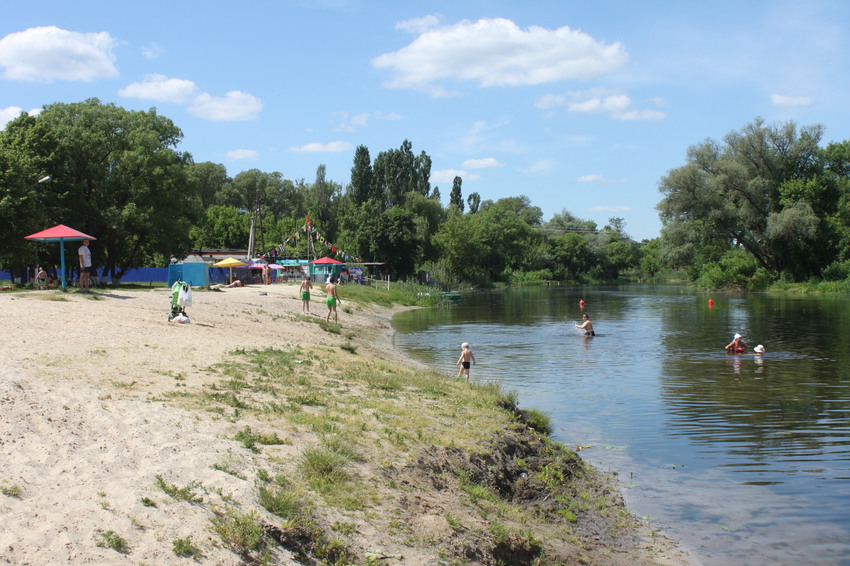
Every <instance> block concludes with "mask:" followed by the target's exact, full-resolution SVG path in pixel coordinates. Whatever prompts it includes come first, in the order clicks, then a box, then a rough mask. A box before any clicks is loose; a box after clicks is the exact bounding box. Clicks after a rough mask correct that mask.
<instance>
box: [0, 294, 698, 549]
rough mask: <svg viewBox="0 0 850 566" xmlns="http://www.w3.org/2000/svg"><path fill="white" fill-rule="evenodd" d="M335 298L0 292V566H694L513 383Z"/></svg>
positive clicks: (369, 309)
mask: <svg viewBox="0 0 850 566" xmlns="http://www.w3.org/2000/svg"><path fill="white" fill-rule="evenodd" d="M321 295H322V293H321V292H320V291H318V292H315V293H314V302H313V304H312V309H313V311H314V313H315V314H312V315H307V316H305V315H303V314H302V313H301V309H302V305H301V301H300V300H299V299H298V297H297V287H296V286H294V285H274V286H271V287H263V286H251V287H247V288H242V289H225V290H223V291H220V292H196V293H195V294H194V305H193V306H192V307H191V308H189V309H187V310H188V313H189V317H190V319H191V321H192V323H191V324H188V325H180V324H176V323H169V322H167V321H166V319H167V314H168V312H169V308H170V294H169V293H168V291H167V290H165V289H154V290H152V291H121V290H116V291H112V290H110V291H96V292H95V293H92V294H88V295H87V294H81V293H76V292H71V293H61V292H58V291H41V292H35V291H34V292H26V293H7V294H2V295H0V309H2V311H0V312H3V313H4V320H5V321H6V329H5V330H6V336H5V339H4V340H3V341H2V343H0V356H2V357H3V360H4V364H3V367H2V369H0V457H2V459H3V462H4V465H3V467H2V469H0V493H2V495H0V527H2V528H0V562H2V563H7V564H50V563H62V564H65V563H67V564H79V563H86V562H90V563H109V564H140V563H147V564H162V563H170V564H174V563H186V564H189V563H195V564H198V563H200V564H233V565H236V564H244V563H254V562H258V563H263V562H264V563H273V564H318V563H326V564H412V565H420V564H421V565H426V564H440V563H444V564H496V563H503V564H532V563H535V564H557V563H584V564H609V565H623V566H625V565H627V564H671V565H676V564H685V563H687V557H686V555H685V554H684V553H683V552H682V551H681V550H679V549H678V548H677V547H676V546H675V545H674V544H673V543H672V542H671V541H669V540H668V539H666V538H664V537H663V536H661V535H660V534H659V533H656V532H653V531H652V530H651V529H650V528H649V527H648V526H647V525H645V524H642V523H640V522H638V521H636V520H635V519H634V518H633V517H631V516H630V515H629V514H628V513H627V512H626V510H625V509H624V508H623V506H622V501H621V499H620V497H619V494H618V490H617V489H616V486H614V485H613V484H612V483H611V480H610V478H606V477H604V476H602V475H601V474H598V473H597V472H595V471H594V470H593V469H592V468H589V467H587V466H585V465H584V464H583V463H582V461H581V460H580V459H578V458H577V457H576V456H575V454H573V453H572V452H570V451H568V450H565V449H562V448H561V447H560V446H558V445H555V444H552V443H550V442H548V441H547V440H546V439H545V438H543V437H541V436H540V435H539V434H537V433H535V432H534V431H533V430H532V429H530V428H529V427H528V426H526V425H525V424H524V423H523V418H522V413H521V412H518V411H516V409H515V407H513V406H512V403H511V399H510V398H509V397H507V396H505V395H504V394H503V393H502V392H501V391H499V389H498V387H495V386H475V385H473V386H469V385H467V384H465V383H463V382H460V381H456V380H453V379H448V378H446V377H445V376H442V375H439V374H437V373H435V372H433V371H431V370H429V369H427V368H425V367H423V366H421V365H418V364H416V363H414V362H411V361H410V360H408V359H405V358H403V357H402V356H401V355H400V353H398V352H395V351H394V350H393V348H392V346H391V335H392V334H391V333H392V330H391V327H390V325H389V318H390V316H391V315H392V313H393V310H392V309H388V308H383V307H375V306H369V305H365V304H349V302H348V301H346V295H345V288H343V289H342V290H341V296H342V303H341V305H340V313H339V317H340V324H339V325H336V324H328V323H326V322H325V320H324V315H325V313H326V308H325V307H324V306H323V305H321V304H320V303H318V302H316V300H317V299H321ZM317 314H318V315H321V316H316V315H317Z"/></svg>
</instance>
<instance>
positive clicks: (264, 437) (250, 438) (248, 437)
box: [234, 425, 284, 452]
mask: <svg viewBox="0 0 850 566" xmlns="http://www.w3.org/2000/svg"><path fill="white" fill-rule="evenodd" d="M234 438H235V439H236V440H238V441H239V442H241V443H242V445H243V446H245V448H247V449H249V450H251V451H252V452H259V449H258V448H257V444H266V445H269V444H284V440H282V439H281V438H280V437H278V435H277V433H276V432H273V433H272V434H260V433H258V432H253V431H251V427H250V426H247V425H246V426H245V428H244V429H243V430H240V431H239V432H237V433H236V436H235V437H234Z"/></svg>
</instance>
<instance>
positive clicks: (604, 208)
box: [590, 205, 632, 212]
mask: <svg viewBox="0 0 850 566" xmlns="http://www.w3.org/2000/svg"><path fill="white" fill-rule="evenodd" d="M631 209H632V207H630V206H623V205H619V206H594V207H592V208H591V209H590V210H591V212H629V211H630V210H631Z"/></svg>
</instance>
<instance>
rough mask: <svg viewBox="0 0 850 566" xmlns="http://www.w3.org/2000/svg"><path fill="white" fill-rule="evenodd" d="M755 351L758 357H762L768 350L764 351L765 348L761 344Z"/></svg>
mask: <svg viewBox="0 0 850 566" xmlns="http://www.w3.org/2000/svg"><path fill="white" fill-rule="evenodd" d="M753 351H754V352H755V353H756V354H757V355H759V356H761V355H762V354H764V353H765V352H766V351H767V350H765V349H764V346H762V345H761V344H759V345H758V346H756V347H755V348H753Z"/></svg>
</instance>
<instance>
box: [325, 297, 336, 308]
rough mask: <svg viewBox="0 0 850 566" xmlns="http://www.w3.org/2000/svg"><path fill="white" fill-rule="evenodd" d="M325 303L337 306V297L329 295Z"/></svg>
mask: <svg viewBox="0 0 850 566" xmlns="http://www.w3.org/2000/svg"><path fill="white" fill-rule="evenodd" d="M325 304H326V305H328V306H329V307H335V306H336V297H328V298H326V299H325Z"/></svg>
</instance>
